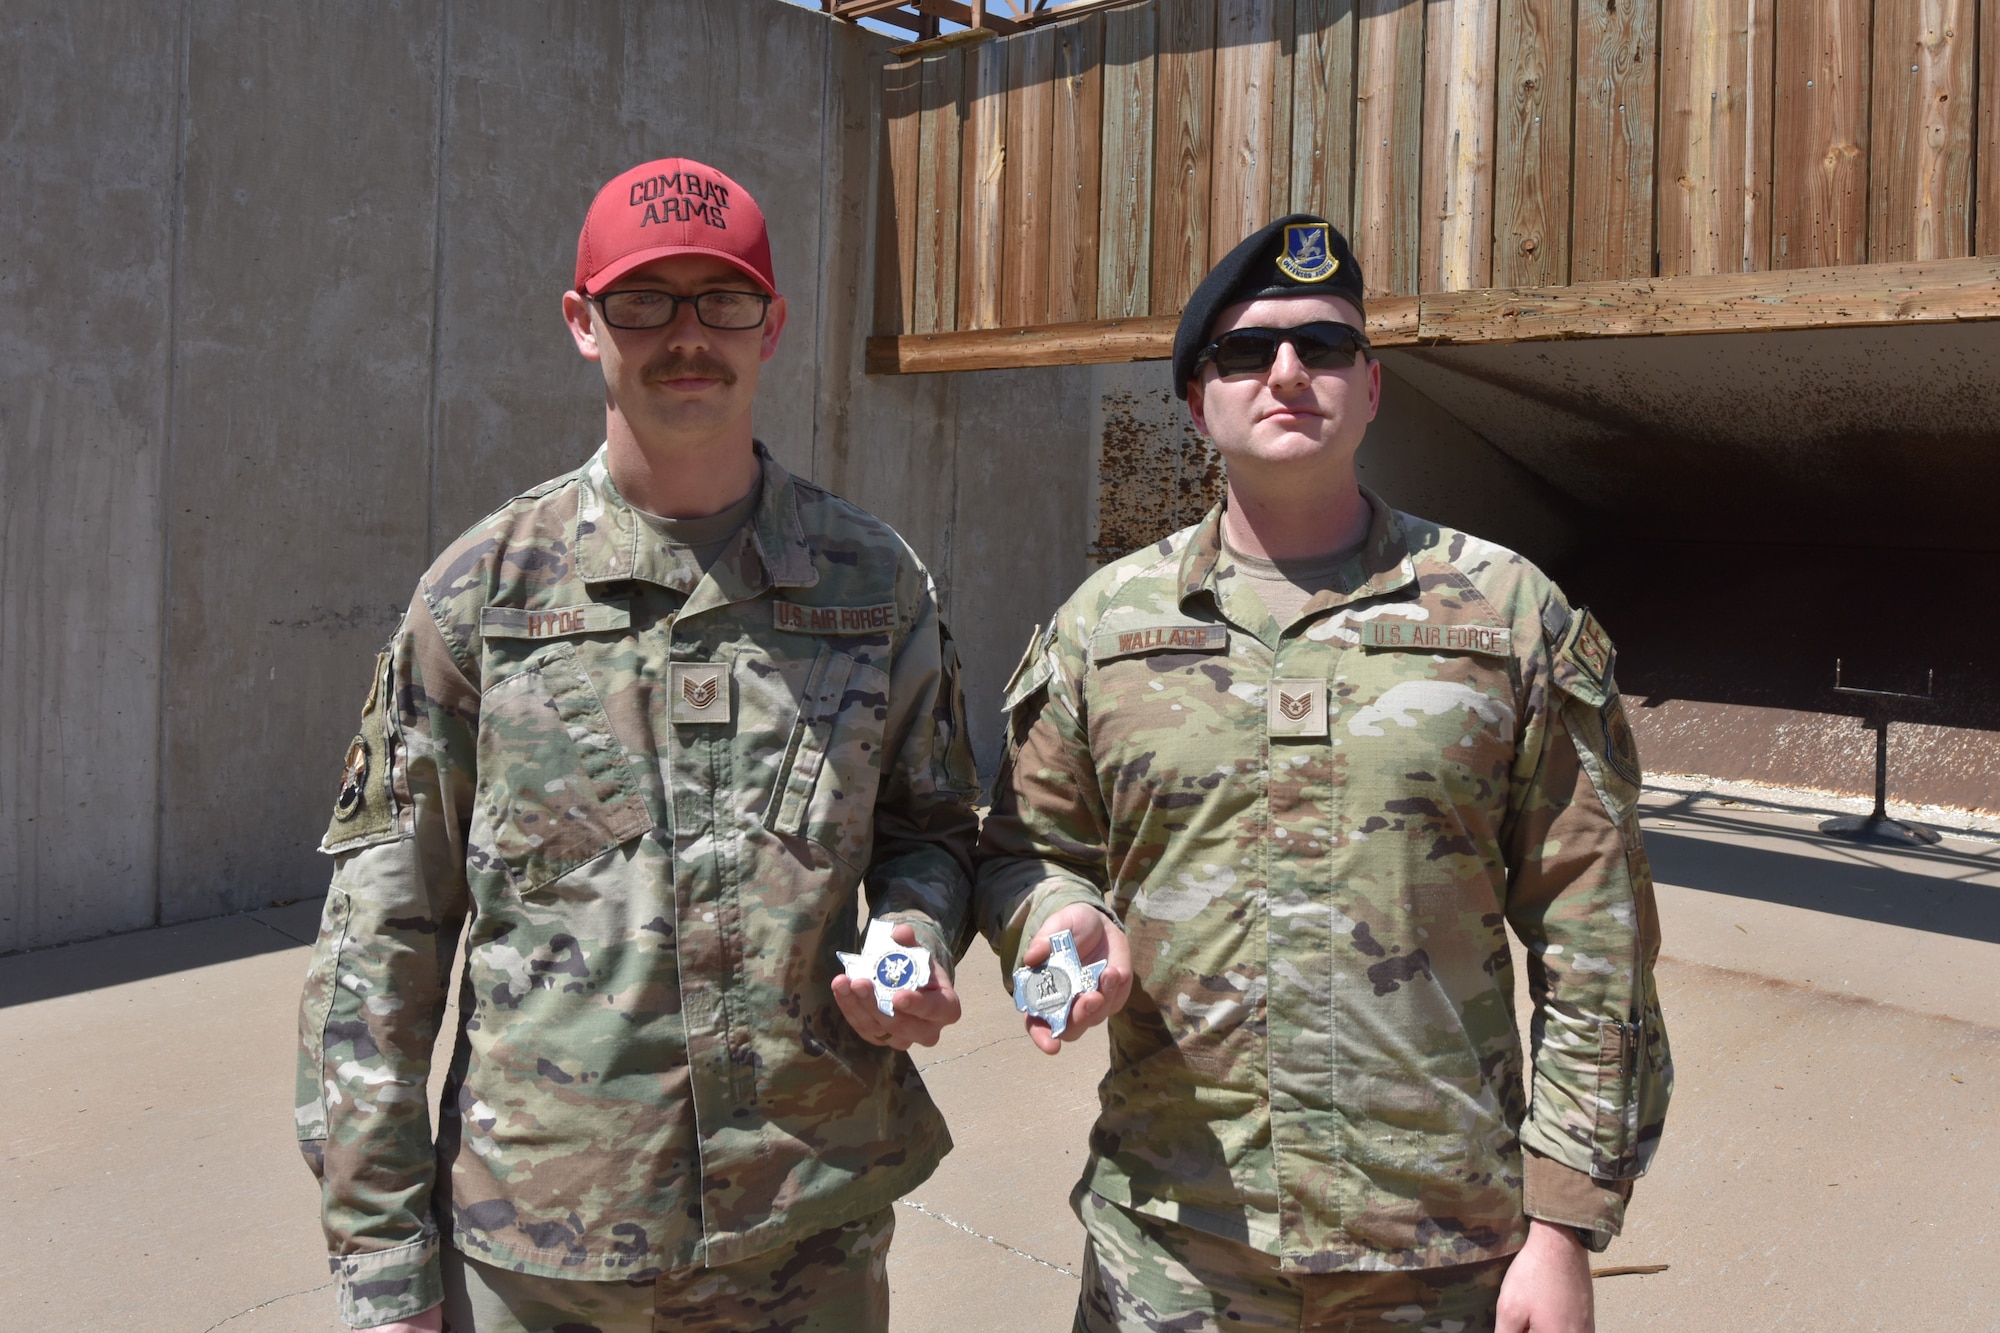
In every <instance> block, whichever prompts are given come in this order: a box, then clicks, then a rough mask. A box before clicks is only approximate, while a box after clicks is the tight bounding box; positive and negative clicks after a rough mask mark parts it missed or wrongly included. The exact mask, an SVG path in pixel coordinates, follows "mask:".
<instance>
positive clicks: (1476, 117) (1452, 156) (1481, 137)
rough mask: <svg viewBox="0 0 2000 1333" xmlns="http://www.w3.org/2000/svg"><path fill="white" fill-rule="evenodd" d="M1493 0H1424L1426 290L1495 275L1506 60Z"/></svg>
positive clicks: (1482, 282) (1484, 283)
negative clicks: (1501, 75) (1496, 174)
mask: <svg viewBox="0 0 2000 1333" xmlns="http://www.w3.org/2000/svg"><path fill="white" fill-rule="evenodd" d="M1498 12H1499V11H1498V6H1496V5H1495V4H1493V3H1492V0H1424V46H1425V54H1424V134H1423V162H1422V168H1423V197H1422V201H1421V204H1420V207H1421V208H1422V210H1423V232H1422V246H1423V251H1422V254H1421V255H1420V256H1419V264H1420V265H1421V268H1420V270H1419V273H1418V279H1419V281H1420V282H1421V284H1422V288H1423V290H1424V291H1427V292H1430V291H1438V292H1450V291H1460V290H1463V289H1464V288H1467V287H1488V286H1491V285H1492V282H1493V248H1492V246H1493V143H1494V110H1495V108H1494V98H1493V75H1494V70H1495V68H1496V67H1497V65H1498V63H1499V45H1498V40H1499V22H1498Z"/></svg>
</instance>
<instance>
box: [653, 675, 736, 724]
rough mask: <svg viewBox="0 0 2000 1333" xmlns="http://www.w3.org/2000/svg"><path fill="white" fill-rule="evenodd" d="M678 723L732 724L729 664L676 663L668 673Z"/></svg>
mask: <svg viewBox="0 0 2000 1333" xmlns="http://www.w3.org/2000/svg"><path fill="white" fill-rule="evenodd" d="M668 673H669V674H668V680H667V687H668V688H669V689H671V690H672V691H673V703H672V716H673V720H674V721H676V722H727V721H729V703H730V700H729V664H728V663H727V662H675V663H674V664H673V665H672V666H671V667H670V668H669V669H668Z"/></svg>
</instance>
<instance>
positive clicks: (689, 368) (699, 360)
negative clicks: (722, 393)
mask: <svg viewBox="0 0 2000 1333" xmlns="http://www.w3.org/2000/svg"><path fill="white" fill-rule="evenodd" d="M677 379H705V380H721V381H722V382H723V383H724V384H734V383H736V372H735V371H733V370H731V369H730V368H729V367H728V366H727V365H724V364H723V363H722V362H720V361H717V360H715V359H714V358H713V357H708V356H702V355H700V354H699V353H697V354H695V355H693V356H668V357H663V358H661V359H660V360H658V361H655V362H654V363H653V364H652V365H650V366H647V367H646V381H647V382H648V383H652V382H653V381H656V380H677Z"/></svg>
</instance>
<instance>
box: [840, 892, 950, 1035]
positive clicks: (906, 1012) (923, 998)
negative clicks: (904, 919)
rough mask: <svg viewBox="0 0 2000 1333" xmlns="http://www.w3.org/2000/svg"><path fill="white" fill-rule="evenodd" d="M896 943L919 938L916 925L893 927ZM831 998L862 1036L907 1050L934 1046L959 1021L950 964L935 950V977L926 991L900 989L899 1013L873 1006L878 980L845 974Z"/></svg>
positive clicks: (896, 997) (897, 995) (897, 996)
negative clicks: (890, 1013)
mask: <svg viewBox="0 0 2000 1333" xmlns="http://www.w3.org/2000/svg"><path fill="white" fill-rule="evenodd" d="M894 934H895V939H896V943H898V944H902V945H912V944H915V943H916V942H917V932H916V928H915V927H913V926H911V925H909V924H907V923H905V924H903V925H899V926H897V927H896V929H895V932H894ZM833 1002H834V1003H835V1004H837V1005H839V1006H840V1012H841V1013H842V1014H844V1015H845V1016H846V1018H847V1025H848V1026H849V1027H851V1028H853V1029H854V1030H855V1031H856V1032H859V1033H860V1034H861V1036H862V1038H863V1040H866V1041H870V1042H873V1043H874V1044H875V1045H877V1046H893V1047H895V1048H896V1049H897V1050H899V1051H907V1050H909V1049H910V1047H912V1046H935V1045H937V1042H938V1038H939V1037H941V1036H943V1035H944V1030H945V1029H946V1028H948V1027H950V1026H951V1025H952V1024H953V1023H956V1022H957V1021H958V1015H959V1004H958V992H957V991H955V990H953V989H952V988H951V964H950V963H949V962H947V961H945V960H944V959H942V958H939V957H938V956H937V955H936V954H932V955H931V980H930V984H929V985H928V986H925V987H924V988H923V989H922V990H903V991H896V992H895V993H894V998H893V999H892V1001H891V1003H892V1004H894V1005H895V1007H896V1016H895V1017H894V1018H891V1017H889V1016H888V1015H887V1014H885V1013H883V1012H882V1011H881V1010H880V1009H877V1008H876V1007H875V983H874V982H872V981H856V980H854V979H853V978H852V977H849V976H847V975H846V974H845V973H842V974H841V975H840V976H837V977H835V978H834V979H833Z"/></svg>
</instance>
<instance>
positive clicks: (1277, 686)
mask: <svg viewBox="0 0 2000 1333" xmlns="http://www.w3.org/2000/svg"><path fill="white" fill-rule="evenodd" d="M1266 722H1267V723H1268V726H1269V731H1268V734H1269V735H1271V736H1273V737H1278V736H1292V737H1313V736H1324V735H1326V682H1325V681H1323V680H1274V681H1272V682H1271V694H1270V702H1269V709H1268V714H1267V717H1266Z"/></svg>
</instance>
